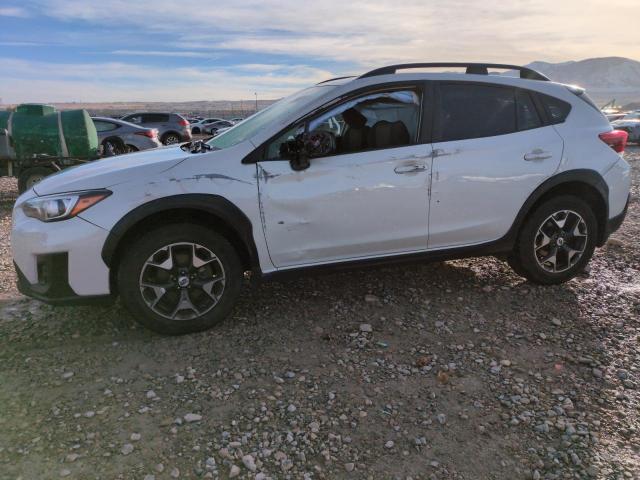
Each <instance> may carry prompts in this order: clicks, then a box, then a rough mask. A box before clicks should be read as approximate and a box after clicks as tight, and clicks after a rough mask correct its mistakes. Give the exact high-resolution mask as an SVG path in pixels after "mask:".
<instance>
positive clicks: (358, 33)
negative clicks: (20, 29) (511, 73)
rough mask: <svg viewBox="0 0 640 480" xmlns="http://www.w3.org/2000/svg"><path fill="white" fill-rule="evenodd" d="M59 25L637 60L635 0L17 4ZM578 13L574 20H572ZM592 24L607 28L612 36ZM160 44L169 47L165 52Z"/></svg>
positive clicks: (333, 52) (479, 55)
mask: <svg viewBox="0 0 640 480" xmlns="http://www.w3.org/2000/svg"><path fill="white" fill-rule="evenodd" d="M24 1H26V2H27V3H31V4H32V5H35V6H37V8H38V10H39V11H41V12H43V13H44V14H46V15H49V16H51V17H54V18H57V19H60V20H62V21H69V20H73V19H75V20H82V21H85V22H95V23H96V24H111V25H114V26H116V25H117V26H122V25H129V26H132V27H135V28H137V29H140V30H141V31H143V32H153V33H163V32H164V33H171V34H172V35H171V40H169V43H170V44H172V45H170V46H176V47H180V48H186V49H193V50H204V51H206V50H210V51H219V50H220V49H224V50H229V51H231V52H234V51H235V52H238V51H244V52H247V51H248V52H255V53H267V54H277V55H288V56H295V57H299V58H304V59H305V61H309V60H308V59H310V58H311V59H317V60H323V61H332V60H333V61H335V60H337V61H341V62H348V63H351V64H353V65H360V66H372V65H380V64H382V63H388V62H393V61H420V60H423V61H424V60H495V61H505V62H506V61H508V62H515V63H527V62H529V61H532V60H538V59H545V60H552V61H554V60H568V59H577V58H584V57H587V56H598V55H599V56H606V55H614V54H615V55H623V56H630V57H640V44H639V43H638V41H637V40H638V37H637V33H636V32H637V26H636V24H635V23H636V19H637V10H638V8H637V6H638V5H637V0H616V2H615V5H614V8H612V2H610V1H607V0H592V1H590V2H584V1H583V0H565V1H563V2H558V1H557V0H521V1H518V2H504V1H498V0H485V1H483V2H479V1H477V0H449V1H447V2H425V1H424V0H404V1H402V2H398V1H396V0H375V1H372V0H353V1H350V2H345V1H343V0H323V1H322V2H300V1H299V0H280V1H268V0H244V1H242V2H222V3H218V4H216V6H215V8H208V6H207V5H206V2H205V3H204V4H203V2H202V1H201V0H183V1H181V2H180V16H179V19H178V18H176V4H175V1H173V0H154V2H153V8H149V7H148V5H146V4H145V3H144V2H130V1H127V0H110V1H109V4H108V8H105V3H104V2H103V1H101V0H100V1H98V0H24ZM576 12H579V14H576ZM602 25H616V28H615V35H612V34H611V30H610V29H606V28H602ZM167 46H169V45H167Z"/></svg>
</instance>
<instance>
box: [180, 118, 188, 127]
mask: <svg viewBox="0 0 640 480" xmlns="http://www.w3.org/2000/svg"><path fill="white" fill-rule="evenodd" d="M178 125H180V126H181V127H188V126H189V122H188V121H186V120H185V119H184V118H183V119H182V120H180V121H179V122H178Z"/></svg>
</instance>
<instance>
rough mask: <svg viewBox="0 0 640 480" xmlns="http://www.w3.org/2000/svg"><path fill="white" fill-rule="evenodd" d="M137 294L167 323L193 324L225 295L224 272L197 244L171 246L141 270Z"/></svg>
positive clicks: (187, 243)
mask: <svg viewBox="0 0 640 480" xmlns="http://www.w3.org/2000/svg"><path fill="white" fill-rule="evenodd" d="M139 285H140V293H141V295H142V298H143V300H144V302H145V303H146V304H147V306H148V307H149V308H150V309H151V310H153V311H154V312H155V313H156V314H158V315H160V316H162V317H164V318H167V319H170V320H192V319H194V318H198V317H200V316H202V315H204V314H205V313H207V312H209V311H210V310H211V309H213V308H214V307H215V306H216V305H217V304H218V302H219V301H220V299H221V298H222V295H223V293H224V287H225V271H224V267H223V266H222V263H221V262H220V260H219V259H218V257H217V256H216V255H215V254H214V253H213V252H212V251H211V250H209V249H208V248H206V247H204V246H202V245H198V244H196V243H190V242H181V243H172V244H170V245H167V246H165V247H162V248H160V249H158V250H156V252H154V253H153V254H152V255H151V256H150V257H149V258H148V259H147V261H146V262H145V263H144V265H143V266H142V271H141V272H140V279H139Z"/></svg>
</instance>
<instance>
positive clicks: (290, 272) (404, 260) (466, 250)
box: [260, 235, 514, 281]
mask: <svg viewBox="0 0 640 480" xmlns="http://www.w3.org/2000/svg"><path fill="white" fill-rule="evenodd" d="M513 243H514V242H513V239H511V238H509V236H508V235H507V236H506V237H504V238H501V239H499V240H496V241H493V242H489V243H483V244H481V245H472V246H468V247H457V248H448V249H444V250H435V251H430V252H420V253H410V254H405V255H393V256H388V257H380V258H367V259H363V260H350V261H346V262H337V263H330V264H323V265H307V266H304V267H299V268H288V269H286V270H277V271H275V272H269V273H265V274H262V276H261V277H260V279H261V280H263V281H271V280H276V281H279V280H287V279H290V278H297V277H299V276H302V275H317V274H325V273H334V272H340V271H345V270H358V269H364V268H376V267H382V266H389V265H402V264H409V263H430V262H442V261H444V260H456V259H461V258H469V257H486V256H499V255H504V254H507V253H509V252H511V250H512V249H513Z"/></svg>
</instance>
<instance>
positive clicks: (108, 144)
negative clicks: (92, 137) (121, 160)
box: [102, 137, 127, 156]
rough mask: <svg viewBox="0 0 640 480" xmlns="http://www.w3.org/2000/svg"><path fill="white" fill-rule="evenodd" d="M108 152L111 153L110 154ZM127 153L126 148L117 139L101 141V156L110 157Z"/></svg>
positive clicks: (119, 139)
mask: <svg viewBox="0 0 640 480" xmlns="http://www.w3.org/2000/svg"><path fill="white" fill-rule="evenodd" d="M109 150H111V151H112V152H113V153H112V154H110V153H109ZM125 153H127V146H126V145H125V144H124V142H123V141H122V139H121V138H119V137H109V138H105V139H104V140H103V141H102V154H103V156H111V155H123V154H125Z"/></svg>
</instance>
